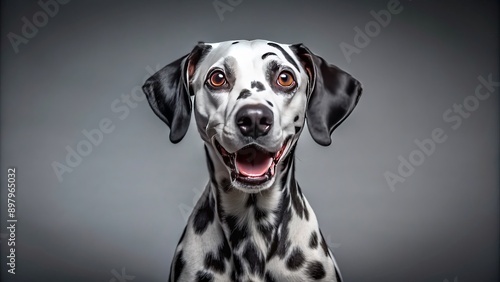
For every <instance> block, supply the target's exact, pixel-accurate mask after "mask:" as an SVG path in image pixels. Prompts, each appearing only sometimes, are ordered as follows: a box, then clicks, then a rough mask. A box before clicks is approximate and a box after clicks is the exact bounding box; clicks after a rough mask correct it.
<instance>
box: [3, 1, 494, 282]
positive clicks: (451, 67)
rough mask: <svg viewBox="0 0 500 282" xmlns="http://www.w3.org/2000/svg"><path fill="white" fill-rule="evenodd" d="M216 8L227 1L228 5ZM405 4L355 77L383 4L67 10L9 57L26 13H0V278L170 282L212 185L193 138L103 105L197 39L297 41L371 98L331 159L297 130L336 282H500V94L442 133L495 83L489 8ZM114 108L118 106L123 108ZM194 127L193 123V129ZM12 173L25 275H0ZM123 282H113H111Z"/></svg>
mask: <svg viewBox="0 0 500 282" xmlns="http://www.w3.org/2000/svg"><path fill="white" fill-rule="evenodd" d="M222 2H226V1H222ZM435 2H436V1H402V2H401V5H402V7H403V11H402V12H401V13H400V14H397V15H393V16H392V19H391V22H390V23H389V25H387V27H384V28H382V29H381V31H380V33H379V34H378V35H377V36H375V37H373V38H372V39H371V42H370V44H369V45H368V46H366V47H365V48H362V49H361V53H359V54H354V55H352V57H351V59H352V61H351V62H350V63H348V62H347V60H346V58H345V57H344V56H343V54H342V52H341V50H340V47H339V44H340V43H341V42H346V43H349V44H354V43H353V38H354V35H355V31H354V29H353V28H354V27H355V26H358V27H360V28H362V29H364V26H365V24H366V23H368V22H369V21H372V20H373V18H372V16H371V15H370V11H372V10H374V11H379V10H381V9H385V8H386V5H387V3H388V1H364V2H361V1H357V2H352V1H351V2H348V1H333V0H332V1H307V2H306V1H272V2H271V1H268V2H264V1H250V0H244V1H243V2H242V3H241V4H239V5H237V6H236V7H234V9H233V10H232V11H231V12H226V13H224V14H223V18H222V20H221V18H219V16H218V15H217V13H216V10H215V8H214V6H213V1H182V2H181V1H170V2H169V1H141V2H139V1H114V2H112V1H106V2H105V3H103V2H100V1H92V2H91V1H79V2H77V1H72V2H69V3H68V4H65V5H61V6H60V9H59V11H58V13H57V14H56V15H55V16H54V17H51V18H50V19H49V21H48V23H47V24H46V25H45V26H43V27H41V28H39V31H38V32H37V34H36V35H35V36H34V37H33V38H31V39H29V42H28V43H27V44H21V45H20V46H19V52H18V53H15V52H14V50H13V48H12V45H11V44H10V42H9V40H8V39H7V34H8V33H9V32H14V33H16V34H21V28H22V26H23V22H22V21H21V18H22V17H27V18H29V19H31V18H32V16H33V15H34V13H36V12H37V11H40V10H41V8H40V6H39V5H38V4H37V3H36V1H32V2H28V1H2V6H1V41H2V42H1V44H2V52H1V171H2V173H1V175H0V179H1V180H2V184H1V187H2V190H1V193H2V194H1V204H2V207H1V213H2V218H1V225H2V229H1V233H2V242H1V244H2V245H1V247H2V253H1V269H2V281H103V282H104V281H105V282H107V281H119V280H118V279H116V277H115V275H114V274H113V272H114V271H113V270H115V271H117V272H118V273H121V271H122V269H123V268H125V273H126V274H127V275H132V276H135V278H134V281H165V280H166V278H167V275H168V272H169V266H170V261H171V258H172V256H173V251H174V248H175V246H176V243H177V241H178V238H179V236H180V234H181V232H182V229H183V227H184V225H185V221H186V218H185V213H186V212H189V209H190V208H192V206H193V202H194V201H196V198H197V197H198V194H199V191H201V190H202V188H203V187H204V185H205V183H206V181H207V177H208V176H207V171H206V168H205V160H204V154H203V148H202V142H201V141H200V139H199V138H198V133H197V132H196V130H195V126H194V123H192V124H191V127H190V130H189V132H188V134H187V136H186V138H185V139H184V140H183V141H182V142H181V143H179V144H177V145H173V144H170V143H169V141H168V129H167V127H166V126H165V125H164V124H163V123H162V122H161V121H160V120H159V119H158V118H157V117H156V116H155V115H154V114H153V112H152V111H151V109H150V108H149V105H148V104H147V102H145V101H142V102H139V103H137V106H136V107H135V108H131V107H129V110H130V113H129V115H128V116H127V117H126V118H125V119H123V120H121V119H120V118H119V115H120V114H118V113H115V112H113V110H112V109H111V104H112V103H113V101H114V100H116V99H120V96H121V95H122V94H125V95H130V93H131V92H132V91H133V89H138V88H137V87H138V86H141V85H142V83H143V82H144V79H145V78H146V77H147V76H148V72H147V70H146V67H147V66H150V67H152V68H153V69H156V67H157V66H164V65H165V64H167V63H169V62H171V61H173V60H175V59H177V58H179V57H180V56H182V55H184V54H186V53H187V52H188V51H189V50H191V48H192V47H193V46H194V45H195V44H196V42H197V41H199V40H202V41H206V42H216V41H224V40H230V39H256V38H263V39H269V40H273V41H277V42H283V43H297V42H303V43H304V44H305V45H306V46H308V47H309V48H310V49H311V50H313V51H314V52H315V53H316V54H319V55H321V56H323V57H324V58H325V59H326V60H328V61H329V62H331V63H334V64H336V65H338V66H339V67H341V68H343V69H345V70H346V71H348V72H349V73H351V74H353V75H354V76H355V77H356V78H358V79H359V80H360V81H361V82H362V83H363V85H364V94H363V96H362V98H361V100H360V103H359V105H358V107H357V108H356V109H355V110H354V112H353V114H352V115H351V116H350V117H349V118H348V119H347V120H346V122H345V123H344V124H343V125H342V126H341V127H340V128H338V129H337V130H336V131H335V132H334V134H333V144H332V146H330V147H320V146H319V145H317V144H315V143H314V142H313V141H312V139H311V137H310V135H309V133H308V132H307V131H304V132H303V134H302V138H301V140H300V144H299V146H298V151H297V158H298V164H297V166H298V171H297V178H298V180H299V182H300V183H301V186H302V187H303V190H304V192H305V194H306V196H307V197H308V199H309V201H310V203H311V205H312V206H313V208H314V209H315V212H316V214H317V215H318V218H319V221H320V224H321V227H322V230H323V233H324V234H325V237H327V238H328V242H329V245H330V247H332V248H333V251H334V253H335V255H336V257H337V261H338V263H339V264H340V267H341V270H342V272H343V275H344V278H345V280H346V281H435V282H441V281H446V279H447V280H449V281H460V282H463V281H475V282H477V281H498V279H499V271H498V263H499V240H498V239H499V193H498V191H499V190H498V187H499V185H498V184H499V181H498V171H499V163H498V160H499V147H498V140H499V134H498V133H499V130H498V129H499V115H498V112H499V111H498V106H499V99H498V93H499V89H498V87H497V88H496V89H495V92H494V93H493V94H492V95H491V96H490V98H489V99H488V100H486V101H481V103H480V106H479V108H478V110H476V111H474V112H472V113H471V115H470V117H469V118H467V119H464V120H463V123H462V125H461V126H460V127H459V128H458V129H457V130H453V129H451V127H450V125H451V123H446V122H445V121H444V120H443V118H442V115H443V113H444V112H445V111H446V110H447V109H449V108H450V107H452V106H453V104H455V103H456V104H461V103H462V102H463V100H464V98H465V97H467V96H469V95H472V94H474V90H475V88H476V86H477V85H478V83H479V82H478V80H477V77H478V76H479V75H482V76H484V77H486V76H488V75H489V74H492V75H493V78H494V80H495V81H498V80H499V75H498V74H499V73H498V59H499V44H498V37H499V29H498V4H497V3H496V2H495V1H474V2H472V1H469V2H468V3H466V2H465V1H460V4H457V3H456V2H454V1H448V3H444V2H440V3H435ZM120 105H123V104H120ZM103 118H109V119H110V120H111V121H112V123H113V125H114V126H115V129H114V131H113V132H112V133H110V134H105V135H104V138H103V141H102V143H101V144H99V145H98V146H94V147H93V149H92V152H91V153H90V154H89V155H88V156H86V157H83V161H82V162H81V164H80V165H79V166H77V167H76V168H74V170H73V171H72V172H71V173H66V174H64V175H63V181H62V182H59V181H58V179H57V177H56V175H55V173H54V171H53V169H52V166H51V164H52V162H54V161H57V162H61V163H64V162H65V156H66V154H67V151H66V149H65V147H66V146H70V147H72V148H73V149H75V148H76V146H77V144H78V142H80V141H82V140H85V136H84V135H83V134H82V130H91V129H95V128H98V124H99V122H100V120H102V119H103ZM192 121H193V120H192ZM438 127H439V128H442V129H443V130H444V131H445V133H446V135H447V136H448V138H447V140H446V141H445V142H444V143H442V144H438V145H437V147H436V150H435V152H434V153H433V154H432V155H430V156H428V157H426V158H425V162H424V163H423V164H422V165H420V166H418V167H416V169H415V172H414V173H413V174H412V175H410V176H409V177H407V178H406V180H405V182H404V183H398V184H396V187H395V190H394V191H391V189H390V188H389V186H388V184H387V182H386V180H385V179H384V172H386V171H392V172H395V171H396V170H397V166H398V164H399V160H398V156H399V155H401V156H403V157H404V158H406V159H407V158H408V156H409V155H410V153H411V152H412V151H414V150H415V149H416V148H417V147H416V145H415V144H414V139H419V140H423V139H425V138H429V137H431V132H432V130H433V129H435V128H438ZM11 166H14V167H16V168H17V184H18V189H17V197H16V199H17V201H18V203H17V209H18V210H17V216H18V219H19V222H18V225H17V230H16V232H17V269H16V270H17V274H16V275H15V276H14V277H15V278H16V280H14V279H12V278H13V276H12V275H10V274H7V273H6V267H5V266H6V265H5V263H6V261H5V256H6V255H7V253H6V241H5V239H6V236H7V231H6V229H5V222H6V207H5V203H6V171H7V167H11ZM113 279H116V280H113Z"/></svg>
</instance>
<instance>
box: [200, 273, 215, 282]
mask: <svg viewBox="0 0 500 282" xmlns="http://www.w3.org/2000/svg"><path fill="white" fill-rule="evenodd" d="M213 281H214V276H213V275H212V274H210V273H208V272H204V271H201V270H200V271H198V272H196V282H213Z"/></svg>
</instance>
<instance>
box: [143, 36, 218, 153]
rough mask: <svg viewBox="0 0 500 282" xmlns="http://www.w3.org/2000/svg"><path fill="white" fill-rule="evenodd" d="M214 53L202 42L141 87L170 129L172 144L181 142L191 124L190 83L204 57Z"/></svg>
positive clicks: (150, 103) (157, 113)
mask: <svg viewBox="0 0 500 282" xmlns="http://www.w3.org/2000/svg"><path fill="white" fill-rule="evenodd" d="M210 49H211V46H210V45H205V44H203V43H202V42H200V43H198V45H197V46H196V47H194V49H193V51H191V53H189V54H187V55H185V56H183V57H181V58H180V59H178V60H176V61H174V62H172V63H170V64H168V65H167V66H165V67H164V68H162V69H161V70H159V71H158V72H156V73H155V74H153V75H152V76H151V77H150V78H148V79H147V80H146V82H145V83H144V85H143V86H142V90H143V91H144V93H145V94H146V97H147V98H148V101H149V105H150V106H151V108H152V109H153V111H154V112H155V114H156V115H157V116H158V117H159V118H160V119H161V120H163V121H164V122H165V123H166V124H167V125H168V126H169V127H170V141H171V142H172V143H178V142H179V141H181V140H182V138H183V137H184V135H186V132H187V130H188V127H189V121H190V120H191V109H192V105H191V97H190V96H191V95H193V93H192V90H191V89H190V88H189V80H190V78H191V77H192V76H193V74H194V71H195V70H196V65H197V63H198V62H199V61H200V59H201V58H202V57H203V55H204V54H205V53H206V52H208V51H209V50H210Z"/></svg>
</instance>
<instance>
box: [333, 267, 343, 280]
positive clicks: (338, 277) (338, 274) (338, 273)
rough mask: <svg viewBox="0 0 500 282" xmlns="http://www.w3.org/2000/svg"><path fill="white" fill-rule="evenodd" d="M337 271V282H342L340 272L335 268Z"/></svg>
mask: <svg viewBox="0 0 500 282" xmlns="http://www.w3.org/2000/svg"><path fill="white" fill-rule="evenodd" d="M334 270H335V278H337V282H342V278H340V272H339V270H338V269H337V267H334Z"/></svg>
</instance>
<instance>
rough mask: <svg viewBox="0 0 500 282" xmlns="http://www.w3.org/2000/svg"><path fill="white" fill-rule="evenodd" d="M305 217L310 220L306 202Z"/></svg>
mask: <svg viewBox="0 0 500 282" xmlns="http://www.w3.org/2000/svg"><path fill="white" fill-rule="evenodd" d="M304 217H305V218H306V220H307V221H309V210H308V209H307V206H306V203H305V202H304Z"/></svg>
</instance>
